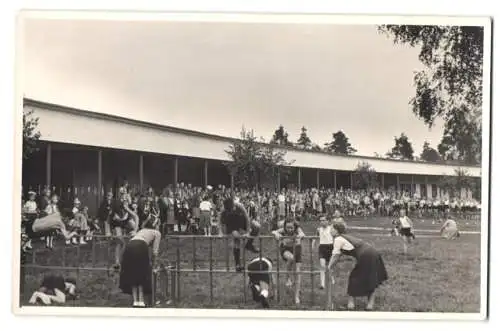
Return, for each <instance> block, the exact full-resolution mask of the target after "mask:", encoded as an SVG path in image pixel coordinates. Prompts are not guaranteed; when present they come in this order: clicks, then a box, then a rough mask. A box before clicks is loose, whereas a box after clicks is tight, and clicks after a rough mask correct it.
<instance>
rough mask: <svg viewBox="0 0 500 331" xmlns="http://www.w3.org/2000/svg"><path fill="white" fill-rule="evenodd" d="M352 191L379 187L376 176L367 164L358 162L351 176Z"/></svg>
mask: <svg viewBox="0 0 500 331" xmlns="http://www.w3.org/2000/svg"><path fill="white" fill-rule="evenodd" d="M352 176H353V177H352V181H353V186H354V189H362V190H366V189H372V188H375V187H378V186H379V181H378V175H377V172H376V171H375V169H374V168H373V167H372V166H371V165H370V164H369V163H368V162H360V163H358V165H357V167H356V168H355V169H354V172H353V174H352Z"/></svg>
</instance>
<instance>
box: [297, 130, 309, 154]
mask: <svg viewBox="0 0 500 331" xmlns="http://www.w3.org/2000/svg"><path fill="white" fill-rule="evenodd" d="M297 147H299V148H302V149H311V147H312V142H311V139H310V138H309V137H308V136H307V129H306V127H305V126H303V127H302V129H300V136H299V139H298V140H297Z"/></svg>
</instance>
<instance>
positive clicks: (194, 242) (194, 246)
mask: <svg viewBox="0 0 500 331" xmlns="http://www.w3.org/2000/svg"><path fill="white" fill-rule="evenodd" d="M192 238H193V270H196V237H195V236H193V237H192Z"/></svg>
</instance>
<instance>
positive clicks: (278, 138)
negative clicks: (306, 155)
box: [271, 125, 292, 146]
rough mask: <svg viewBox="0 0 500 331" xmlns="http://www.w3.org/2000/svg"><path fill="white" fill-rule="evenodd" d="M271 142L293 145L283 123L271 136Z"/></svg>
mask: <svg viewBox="0 0 500 331" xmlns="http://www.w3.org/2000/svg"><path fill="white" fill-rule="evenodd" d="M271 144H276V145H283V146H292V143H291V142H290V141H288V133H287V132H286V131H285V128H284V127H283V125H280V126H279V127H278V129H276V131H274V134H273V137H272V138H271Z"/></svg>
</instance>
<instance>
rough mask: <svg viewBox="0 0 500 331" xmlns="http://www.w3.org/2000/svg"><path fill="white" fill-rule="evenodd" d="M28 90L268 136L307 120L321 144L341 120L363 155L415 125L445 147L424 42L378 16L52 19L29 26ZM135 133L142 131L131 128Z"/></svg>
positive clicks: (43, 97)
mask: <svg viewBox="0 0 500 331" xmlns="http://www.w3.org/2000/svg"><path fill="white" fill-rule="evenodd" d="M23 29H24V32H23V37H22V38H23V41H24V42H23V52H22V59H21V71H22V81H23V93H24V96H25V97H28V98H33V99H36V100H39V101H44V102H50V103H55V104H60V105H65V106H70V107H75V108H79V109H85V110H89V111H94V112H100V113H109V114H113V115H118V116H124V117H128V118H133V119H138V120H143V121H148V122H154V123H159V124H164V125H169V126H175V127H181V128H186V129H191V130H196V131H201V132H206V133H212V134H217V135H222V136H230V137H239V134H240V132H241V128H242V126H244V127H245V128H247V129H253V130H254V132H255V134H256V135H257V136H262V137H264V138H265V139H266V140H269V139H270V138H271V136H272V134H273V132H274V130H276V128H277V127H278V126H279V125H283V126H284V127H285V129H286V131H287V132H288V133H289V138H290V140H292V141H296V140H297V139H298V137H299V134H300V129H301V127H302V126H305V127H306V128H307V130H308V135H309V137H310V138H311V140H312V141H313V142H314V143H317V144H319V145H320V146H323V144H324V143H325V142H328V141H331V139H332V133H334V132H336V131H338V130H342V131H344V133H345V134H346V135H347V136H348V137H349V140H350V142H351V144H352V145H353V147H354V148H356V149H357V150H358V153H357V154H358V155H367V156H373V155H374V154H375V153H378V154H385V153H386V152H387V151H388V150H390V149H391V148H392V146H394V136H399V135H400V134H401V133H402V132H405V133H406V134H407V136H408V137H409V140H410V142H412V144H413V148H414V150H415V152H416V154H420V152H421V150H422V145H423V143H424V141H429V142H430V143H431V146H433V147H436V146H437V144H438V143H439V141H440V139H441V136H442V133H443V126H442V122H438V123H436V125H435V126H434V127H433V128H432V129H429V128H428V127H427V126H426V125H425V124H424V123H423V121H421V120H419V119H417V118H416V117H415V115H414V114H413V113H412V111H411V108H410V105H409V101H410V99H411V97H412V96H414V94H415V88H414V86H413V75H414V72H415V71H417V70H421V69H422V68H423V67H422V64H421V63H420V62H419V60H418V51H419V50H418V49H414V48H410V47H408V46H401V45H394V44H393V42H392V40H391V39H390V38H388V37H387V36H385V35H383V34H381V33H379V32H378V31H377V28H376V26H374V25H338V24H337V25H334V24H270V23H258V24H256V23H231V22H172V21H170V22H168V21H143V22H141V21H116V20H114V21H104V20H61V19H58V20H54V19H52V20H50V19H39V18H36V19H35V18H30V19H27V20H26V21H25V24H24V26H23ZM131 139H133V137H131Z"/></svg>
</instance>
